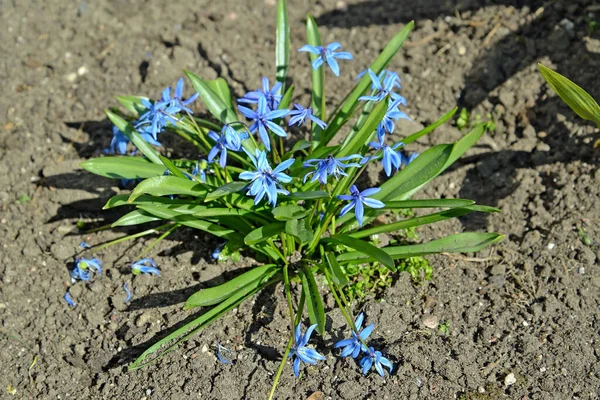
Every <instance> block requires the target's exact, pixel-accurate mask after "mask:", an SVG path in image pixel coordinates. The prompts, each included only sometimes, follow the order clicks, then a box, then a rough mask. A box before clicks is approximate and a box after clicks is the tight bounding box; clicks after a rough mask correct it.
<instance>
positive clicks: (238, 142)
mask: <svg viewBox="0 0 600 400" xmlns="http://www.w3.org/2000/svg"><path fill="white" fill-rule="evenodd" d="M208 136H209V137H210V138H211V139H212V140H214V141H215V142H216V144H215V146H214V147H213V148H212V149H211V150H210V152H209V153H208V162H212V161H213V159H214V158H215V157H216V156H217V154H219V152H220V153H221V157H220V159H219V165H220V166H221V168H225V165H226V164H227V150H232V151H240V150H241V148H242V139H241V137H240V134H239V133H238V132H237V131H236V130H235V129H233V128H232V127H231V126H229V125H225V126H223V129H222V130H221V134H220V135H219V134H217V133H215V132H213V131H210V132H208Z"/></svg>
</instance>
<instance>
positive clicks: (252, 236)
mask: <svg viewBox="0 0 600 400" xmlns="http://www.w3.org/2000/svg"><path fill="white" fill-rule="evenodd" d="M284 230H285V222H274V223H272V224H267V225H264V226H261V227H260V228H257V229H255V230H253V231H252V232H250V233H249V234H247V235H246V237H245V238H244V243H246V244H248V245H250V244H257V243H260V242H264V241H265V240H267V239H269V238H270V237H273V236H275V235H279V234H280V233H281V232H283V231H284Z"/></svg>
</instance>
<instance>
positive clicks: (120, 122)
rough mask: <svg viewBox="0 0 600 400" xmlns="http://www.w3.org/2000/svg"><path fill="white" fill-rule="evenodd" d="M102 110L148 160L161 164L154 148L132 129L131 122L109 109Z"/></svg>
mask: <svg viewBox="0 0 600 400" xmlns="http://www.w3.org/2000/svg"><path fill="white" fill-rule="evenodd" d="M104 112H105V113H106V115H107V116H108V119H110V121H111V122H112V123H113V125H114V126H116V127H117V129H119V130H120V131H121V132H123V133H124V134H125V136H127V137H128V138H129V140H131V141H132V142H133V144H134V145H135V146H136V147H137V148H138V149H140V151H141V152H142V153H143V154H144V155H145V156H146V157H148V159H149V160H150V161H152V162H153V163H155V164H161V165H162V161H160V158H159V157H158V153H157V152H156V150H154V149H153V148H152V146H150V145H149V144H148V142H146V141H145V140H144V139H142V137H141V136H140V134H139V133H137V132H136V130H135V129H133V126H131V124H129V123H127V121H125V120H124V119H123V118H121V117H120V116H118V115H117V114H115V113H113V112H112V111H110V110H104Z"/></svg>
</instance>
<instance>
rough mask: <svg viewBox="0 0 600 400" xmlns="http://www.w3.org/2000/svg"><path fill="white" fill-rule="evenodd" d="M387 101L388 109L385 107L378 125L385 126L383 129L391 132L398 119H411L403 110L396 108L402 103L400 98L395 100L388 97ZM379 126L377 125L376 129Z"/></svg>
mask: <svg viewBox="0 0 600 400" xmlns="http://www.w3.org/2000/svg"><path fill="white" fill-rule="evenodd" d="M388 102H389V105H388V109H387V111H386V113H385V115H384V116H383V119H382V120H381V123H380V124H379V127H383V128H385V130H386V131H388V133H393V132H394V127H395V122H396V121H397V120H398V119H400V118H404V119H407V120H409V121H410V120H411V119H410V117H409V116H408V114H406V113H405V112H403V111H400V109H398V106H399V105H400V104H402V99H398V100H395V101H394V100H392V99H389V100H388ZM379 127H378V130H379Z"/></svg>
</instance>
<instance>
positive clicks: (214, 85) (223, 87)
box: [205, 77, 235, 112]
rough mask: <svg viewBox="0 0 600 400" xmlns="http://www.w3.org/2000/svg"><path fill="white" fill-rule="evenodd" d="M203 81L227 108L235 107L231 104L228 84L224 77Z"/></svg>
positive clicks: (232, 108)
mask: <svg viewBox="0 0 600 400" xmlns="http://www.w3.org/2000/svg"><path fill="white" fill-rule="evenodd" d="M205 82H206V84H207V85H208V86H209V87H210V88H211V89H212V91H213V92H214V93H215V94H216V95H217V96H219V98H220V99H221V101H222V102H223V104H225V106H226V107H227V108H228V109H230V110H235V107H234V106H233V98H232V97H231V91H230V90H229V85H228V84H227V81H226V80H225V79H223V78H220V77H219V78H217V79H213V80H210V81H205ZM234 112H235V111H234Z"/></svg>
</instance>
